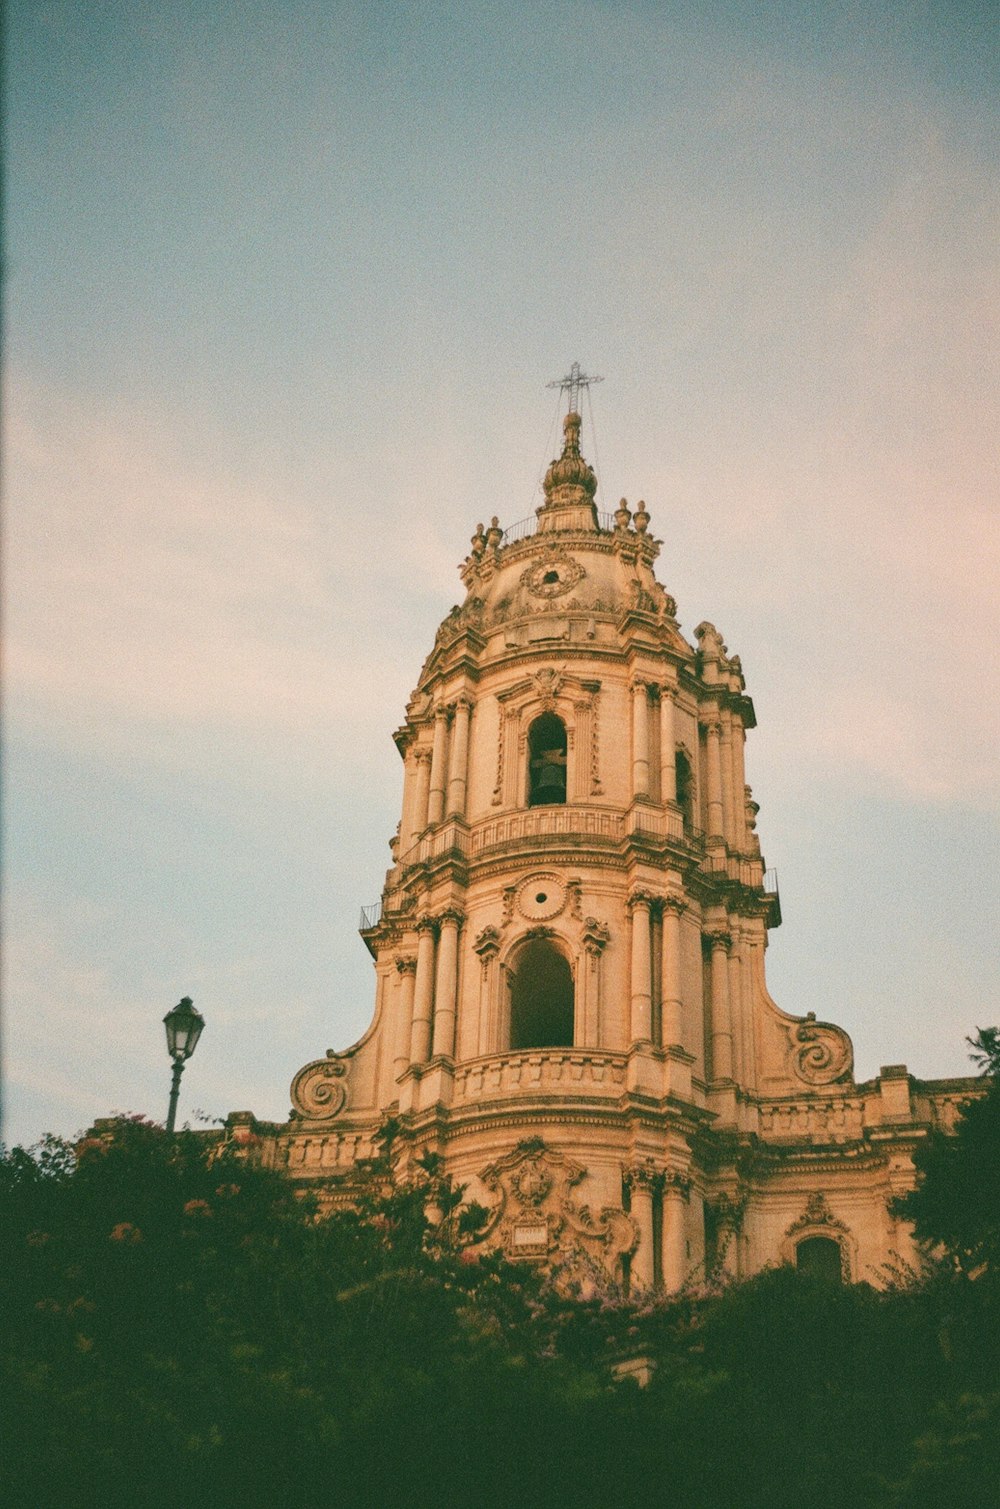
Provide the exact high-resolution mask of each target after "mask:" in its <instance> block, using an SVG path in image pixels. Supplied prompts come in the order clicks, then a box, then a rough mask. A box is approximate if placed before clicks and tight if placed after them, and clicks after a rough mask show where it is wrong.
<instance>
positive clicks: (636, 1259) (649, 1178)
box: [625, 1163, 657, 1289]
mask: <svg viewBox="0 0 1000 1509" xmlns="http://www.w3.org/2000/svg"><path fill="white" fill-rule="evenodd" d="M656 1178H657V1175H656V1172H655V1170H654V1169H652V1168H650V1167H648V1166H647V1165H646V1164H644V1163H641V1164H638V1165H636V1166H635V1167H633V1168H630V1169H629V1170H628V1171H627V1173H626V1175H625V1182H626V1183H627V1185H628V1187H629V1191H630V1193H631V1197H632V1211H631V1215H632V1219H633V1221H634V1222H635V1224H636V1226H638V1228H639V1242H638V1245H637V1246H636V1249H635V1251H634V1252H633V1254H632V1284H633V1287H634V1288H636V1289H652V1287H653V1279H654V1274H653V1185H654V1182H655V1180H656Z"/></svg>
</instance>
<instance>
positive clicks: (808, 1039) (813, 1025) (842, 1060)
mask: <svg viewBox="0 0 1000 1509" xmlns="http://www.w3.org/2000/svg"><path fill="white" fill-rule="evenodd" d="M788 1033H789V1037H790V1039H791V1045H790V1056H791V1060H792V1068H793V1069H794V1071H795V1074H796V1075H797V1077H798V1078H799V1079H801V1080H802V1081H803V1083H804V1084H807V1085H832V1084H836V1083H837V1081H838V1080H842V1079H850V1078H851V1071H852V1069H853V1068H854V1049H853V1047H852V1046H851V1040H850V1038H849V1037H848V1035H847V1033H846V1032H845V1031H844V1029H843V1028H842V1027H837V1026H835V1025H834V1024H833V1023H832V1022H817V1020H816V1014H815V1012H812V1011H810V1012H809V1013H808V1015H807V1016H806V1018H805V1020H804V1021H802V1022H799V1023H798V1024H796V1025H794V1026H791V1027H789V1028H788Z"/></svg>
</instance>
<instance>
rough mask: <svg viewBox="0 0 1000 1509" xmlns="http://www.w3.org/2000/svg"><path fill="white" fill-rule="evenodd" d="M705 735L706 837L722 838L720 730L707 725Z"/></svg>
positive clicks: (715, 725)
mask: <svg viewBox="0 0 1000 1509" xmlns="http://www.w3.org/2000/svg"><path fill="white" fill-rule="evenodd" d="M705 735H706V739H705V744H706V759H707V764H708V772H707V774H708V837H709V838H722V837H723V835H724V833H725V828H724V826H723V817H722V760H721V758H720V755H719V740H720V738H721V736H722V729H721V727H720V726H719V724H718V723H708V724H706V726H705Z"/></svg>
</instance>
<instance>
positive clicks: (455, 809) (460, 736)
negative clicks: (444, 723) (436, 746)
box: [447, 697, 472, 817]
mask: <svg viewBox="0 0 1000 1509" xmlns="http://www.w3.org/2000/svg"><path fill="white" fill-rule="evenodd" d="M471 715H472V703H471V702H470V701H469V699H468V697H459V699H458V701H457V702H456V704H455V726H454V729H453V731H452V738H451V768H450V770H449V772H448V803H447V811H448V815H449V817H450V816H452V815H454V816H455V817H464V816H465V795H466V784H467V781H468V768H469V719H470V717H471Z"/></svg>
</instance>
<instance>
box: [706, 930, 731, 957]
mask: <svg viewBox="0 0 1000 1509" xmlns="http://www.w3.org/2000/svg"><path fill="white" fill-rule="evenodd" d="M705 937H706V938H707V939H708V940H709V942H710V943H711V945H712V948H713V949H716V948H724V949H725V951H726V953H727V954H728V952H729V950H730V949H731V948H732V946H733V935H732V933H730V932H729V931H728V930H727V929H726V928H724V927H713V928H709V929H708V930H707V931H706V933H705Z"/></svg>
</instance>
